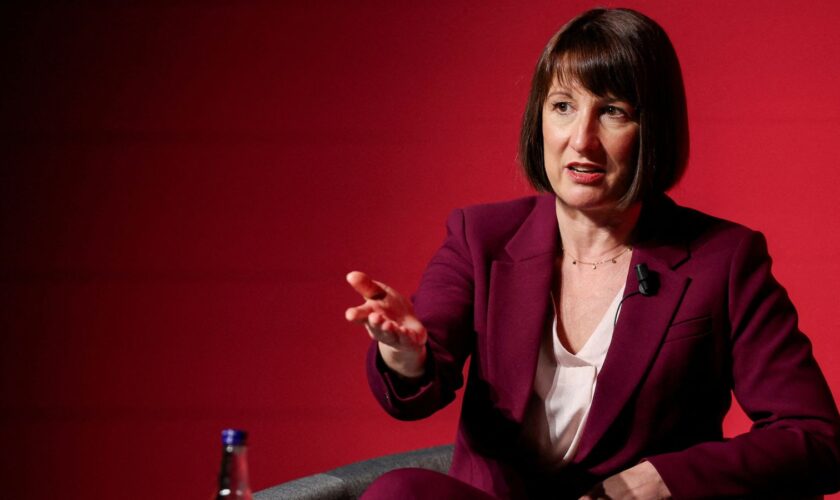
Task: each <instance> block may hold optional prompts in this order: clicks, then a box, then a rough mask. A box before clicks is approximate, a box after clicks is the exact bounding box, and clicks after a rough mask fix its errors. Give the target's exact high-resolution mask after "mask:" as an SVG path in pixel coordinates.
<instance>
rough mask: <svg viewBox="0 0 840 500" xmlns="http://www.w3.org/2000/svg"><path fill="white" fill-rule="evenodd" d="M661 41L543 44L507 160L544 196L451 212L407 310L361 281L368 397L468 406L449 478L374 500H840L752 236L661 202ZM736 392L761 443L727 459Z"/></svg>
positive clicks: (620, 15)
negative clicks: (409, 495) (515, 160)
mask: <svg viewBox="0 0 840 500" xmlns="http://www.w3.org/2000/svg"><path fill="white" fill-rule="evenodd" d="M687 128H688V127H687V119H686V106H685V96H684V90H683V84H682V78H681V75H680V70H679V63H678V61H677V58H676V55H675V53H674V50H673V47H672V46H671V43H670V41H669V40H668V37H667V35H666V34H665V32H664V31H663V30H662V29H661V28H660V27H659V26H658V25H657V24H656V23H654V22H653V21H652V20H650V19H648V18H647V17H645V16H643V15H642V14H639V13H637V12H634V11H631V10H624V9H616V10H604V9H597V10H592V11H589V12H586V13H584V14H583V15H581V16H579V17H578V18H576V19H574V20H572V21H570V22H569V23H568V24H567V25H566V26H564V27H563V28H562V29H561V30H560V31H559V32H558V33H557V34H556V35H555V36H554V37H553V38H552V39H551V40H550V41H549V43H548V45H547V47H546V49H545V51H544V52H543V54H542V56H541V58H540V60H539V62H538V64H537V68H536V71H535V74H534V77H533V82H532V88H531V93H530V96H529V100H528V106H527V108H526V111H525V117H524V121H523V126H522V137H521V143H520V144H521V150H520V157H521V160H522V163H523V166H524V168H525V172H526V174H527V175H528V177H529V179H530V180H531V182H532V184H533V185H534V186H535V187H536V188H537V189H538V190H540V191H544V192H546V193H548V194H545V195H541V196H534V197H529V198H524V199H520V200H514V201H511V202H505V203H498V204H491V205H482V206H475V207H469V208H466V209H463V210H456V211H455V212H453V213H452V215H451V216H450V218H449V221H448V234H447V238H446V241H445V242H444V244H443V247H442V248H441V249H440V250H439V251H438V253H437V254H436V255H435V256H434V258H433V259H432V261H431V263H430V264H429V267H428V268H427V270H426V272H425V274H424V276H423V279H422V281H421V284H420V288H419V290H418V291H417V293H416V295H415V296H414V299H413V305H412V303H411V302H409V301H408V300H407V299H405V298H404V297H403V296H402V295H400V294H399V293H397V292H396V291H394V290H393V289H391V288H390V287H388V286H387V285H385V284H383V283H380V282H377V281H373V280H372V279H370V278H369V277H368V276H366V275H364V274H363V273H359V272H353V273H350V274H349V275H348V281H349V282H350V284H351V285H352V286H353V287H354V288H355V289H356V290H357V291H358V292H359V293H360V294H361V295H362V296H363V297H364V298H365V299H366V300H365V302H364V304H362V305H360V306H358V307H353V308H350V309H348V310H347V314H346V316H347V319H348V320H349V321H354V322H359V323H362V324H364V325H365V327H366V328H367V330H368V332H369V333H370V335H371V337H372V338H373V339H374V342H373V344H372V347H371V350H370V353H369V357H368V363H369V364H368V367H369V369H368V374H369V381H370V385H371V388H372V389H373V392H374V394H375V396H376V397H377V398H378V399H379V401H380V403H381V404H382V405H383V407H384V408H385V409H386V411H388V412H389V413H390V414H392V415H393V416H395V417H397V418H401V419H407V420H408V419H416V418H422V417H425V416H427V415H429V414H431V413H433V412H434V411H436V410H438V409H440V408H441V407H443V406H445V405H446V404H448V403H449V402H451V401H452V399H453V398H454V391H455V390H456V389H458V388H460V387H461V385H462V383H463V381H462V376H461V373H462V366H463V363H464V362H465V360H466V358H467V357H468V356H471V363H470V369H469V377H468V381H467V387H466V391H465V394H464V402H463V408H462V414H461V420H460V425H459V430H458V434H457V437H456V441H455V451H454V456H453V461H452V468H451V470H450V476H444V475H436V474H435V473H431V472H425V471H419V470H405V471H398V472H395V473H390V474H388V475H386V476H383V478H381V479H380V480H379V481H377V482H376V483H375V484H374V485H373V486H372V488H371V489H370V490H369V492H368V494H369V496H371V497H377V496H378V497H380V498H387V497H394V498H397V497H401V496H400V495H402V493H397V491H398V490H399V489H403V490H405V491H411V492H413V493H415V494H416V495H417V497H423V496H424V495H427V496H431V495H435V496H438V497H441V498H449V497H458V498H491V497H498V498H520V497H529V498H535V497H552V498H579V497H581V495H585V496H586V497H587V498H666V497H670V496H673V497H674V498H698V497H705V498H709V497H745V496H754V497H759V498H766V497H783V498H791V497H802V496H807V495H817V494H821V493H825V492H830V491H836V490H837V489H838V488H840V480H839V479H838V478H840V444H838V440H840V438H839V437H838V436H840V432H839V431H838V429H840V418H839V417H838V414H837V409H836V406H835V403H834V401H833V399H832V396H831V393H830V391H829V389H828V387H827V384H826V382H825V380H824V378H823V376H822V374H821V372H820V370H819V368H818V366H817V365H816V363H815V361H814V359H813V357H812V355H811V348H810V344H809V342H808V340H807V338H806V337H805V336H804V335H803V334H802V333H801V332H800V331H799V330H798V329H797V320H796V312H795V310H794V308H793V306H792V305H791V303H790V301H789V299H788V297H787V295H786V293H785V291H784V289H782V288H781V287H780V286H779V284H778V283H777V282H776V281H775V279H774V278H773V276H772V275H771V273H770V259H769V257H768V255H767V250H766V245H765V242H764V238H763V236H761V234H759V233H757V232H754V231H751V230H749V229H747V228H745V227H743V226H740V225H737V224H734V223H731V222H727V221H723V220H720V219H716V218H713V217H710V216H708V215H704V214H701V213H699V212H696V211H693V210H690V209H686V208H683V207H679V206H677V205H675V204H674V203H673V202H672V201H671V200H670V199H668V198H667V197H666V196H665V195H664V192H665V191H666V190H667V189H669V188H670V187H672V186H673V185H674V184H675V183H676V182H677V180H678V179H679V178H680V175H681V173H682V171H683V169H684V166H685V163H686V159H687V156H688V140H687V137H688V131H687ZM731 392H734V394H735V396H736V397H737V398H738V400H739V402H740V403H741V405H742V407H743V408H744V409H745V411H746V412H747V414H748V415H749V416H750V417H751V418H752V419H753V421H754V425H753V429H752V430H751V431H750V432H748V433H746V434H743V435H741V436H738V437H736V438H733V439H730V440H724V439H723V435H722V421H723V417H724V415H725V414H726V412H727V410H728V409H729V406H730V403H731V401H730V399H731V398H730V394H731Z"/></svg>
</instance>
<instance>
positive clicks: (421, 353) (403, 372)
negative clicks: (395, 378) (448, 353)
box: [379, 342, 427, 381]
mask: <svg viewBox="0 0 840 500" xmlns="http://www.w3.org/2000/svg"><path fill="white" fill-rule="evenodd" d="M379 355H380V356H382V361H384V362H385V365H386V366H387V367H388V368H389V369H390V370H391V371H393V372H394V373H396V374H397V375H399V376H400V377H401V378H403V379H406V380H408V381H411V380H417V379H420V378H422V377H423V375H425V374H426V356H427V353H426V346H425V345H422V346H420V347H419V348H418V349H413V350H406V349H396V348H394V347H391V346H389V345H387V344H383V343H382V342H379Z"/></svg>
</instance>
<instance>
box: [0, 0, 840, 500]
mask: <svg viewBox="0 0 840 500" xmlns="http://www.w3.org/2000/svg"><path fill="white" fill-rule="evenodd" d="M608 3H611V2H608ZM420 4H422V6H421V5H420ZM592 5H593V3H591V2H584V1H568V2H548V1H540V2H536V1H535V2H529V3H528V4H527V5H523V4H520V3H519V2H503V1H494V2H466V1H459V2H453V1H447V2H422V3H413V2H412V3H409V2H402V3H399V2H397V3H395V2H385V1H382V2H338V1H335V2H295V3H291V2H289V4H288V5H281V4H279V3H277V2H249V3H239V4H233V3H229V2H189V1H179V2H145V3H144V2H132V3H130V4H129V5H120V6H117V5H108V4H107V3H96V4H86V5H85V6H81V7H80V6H71V5H69V4H64V3H59V2H56V3H55V5H51V4H49V3H43V4H40V5H39V6H26V7H23V6H18V7H4V8H2V11H0V19H2V20H1V21H0V23H2V25H0V40H2V54H0V55H2V68H3V69H2V70H1V71H0V118H1V119H2V122H1V123H2V138H0V141H2V143H0V144H2V147H0V332H1V333H2V335H1V336H0V390H2V397H1V398H0V405H2V407H0V413H1V415H0V424H2V425H0V439H2V442H3V444H4V447H5V452H4V454H3V456H4V458H3V465H2V468H0V470H2V473H1V474H2V475H3V476H4V477H3V478H2V484H3V485H4V486H3V488H4V490H5V491H6V493H4V495H3V496H5V497H7V498H50V497H53V496H56V497H59V495H60V497H61V498H70V499H72V498H127V499H131V498H138V499H139V498H148V497H149V496H150V492H151V493H154V492H156V491H159V490H163V491H164V492H163V493H162V494H161V496H162V497H166V498H185V499H188V498H195V499H203V498H208V496H209V495H210V494H211V490H212V489H213V483H214V476H215V473H216V467H217V462H218V453H219V451H218V433H219V430H220V429H221V428H223V427H225V426H241V427H244V428H247V429H248V430H250V431H251V436H252V447H251V452H250V453H251V454H250V461H251V473H252V481H253V484H254V486H255V487H256V488H257V489H259V488H263V487H267V486H269V485H271V484H274V483H277V482H280V481H284V480H288V479H292V478H295V477H298V476H301V475H305V474H310V473H314V472H316V471H321V470H324V469H327V468H331V467H335V466H339V465H341V464H344V463H347V462H349V461H354V460H359V459H363V458H368V457H371V456H374V455H378V454H383V453H387V452H394V451H399V450H404V449H409V448H413V447H418V446H427V445H434V444H440V443H445V442H449V441H450V440H451V439H452V437H453V436H454V430H455V419H456V416H457V408H456V407H455V406H454V405H453V407H451V408H448V409H446V410H444V411H442V412H440V413H439V414H438V415H436V416H435V417H433V418H431V419H429V420H427V421H423V422H415V423H400V422H396V421H393V420H391V419H390V418H388V417H386V416H385V415H384V413H382V412H381V411H380V410H379V408H378V407H377V406H376V404H375V403H374V402H373V400H372V398H371V397H370V395H369V394H368V389H367V385H366V382H365V380H364V370H363V354H364V351H365V349H366V347H367V340H366V338H367V337H366V335H365V334H364V333H363V332H362V331H359V330H358V329H356V328H352V327H351V326H349V325H346V324H345V323H344V320H343V311H344V309H345V308H346V307H347V306H349V305H352V304H355V303H356V301H357V299H356V297H354V294H353V293H352V291H351V290H350V289H349V288H348V287H347V286H346V285H345V284H344V281H343V276H344V274H345V273H346V272H347V271H349V270H351V269H354V268H359V269H363V270H366V271H368V272H371V273H373V274H374V275H375V276H376V277H379V278H380V279H382V280H385V281H387V282H389V283H390V284H392V285H394V286H396V287H397V288H399V289H402V290H404V291H406V292H410V291H411V290H412V289H413V287H414V286H415V284H416V282H417V280H418V278H419V275H420V273H421V271H422V269H423V267H424V264H425V262H426V261H427V259H428V258H429V257H430V256H431V254H432V252H433V251H434V250H435V248H436V247H437V245H438V244H439V243H440V241H441V238H442V237H443V222H444V219H445V216H446V214H447V213H448V212H449V210H450V209H452V208H453V207H456V206H463V205H466V204H471V203H476V202H483V201H491V200H499V199H506V198H511V197H515V196H520V195H523V194H526V193H528V192H529V189H528V188H527V187H526V185H525V183H524V181H523V180H522V178H521V176H520V175H519V173H518V170H517V166H516V164H515V148H516V137H517V128H518V122H519V118H520V116H521V112H522V109H523V103H524V99H525V95H526V91H527V87H528V81H529V78H530V73H531V70H532V67H533V64H534V62H535V61H536V58H537V55H538V53H539V51H540V49H541V48H542V46H543V44H544V43H545V41H546V40H547V39H548V37H549V36H550V35H551V34H552V33H553V32H554V31H555V30H556V29H557V28H558V27H559V26H560V25H561V24H562V23H563V22H564V21H565V20H567V19H568V18H569V17H571V16H572V15H574V14H576V13H578V12H580V11H582V10H584V9H585V8H588V7H591V6H592ZM624 5H628V6H631V7H636V8H639V9H640V10H642V11H643V12H646V13H648V14H649V15H650V16H652V17H653V18H655V19H657V20H658V21H659V22H661V23H662V24H663V25H664V26H665V28H666V29H667V30H668V32H669V33H670V35H671V37H672V39H673V42H674V44H675V46H676V48H677V51H678V53H679V54H680V57H681V60H682V63H683V71H684V74H685V80H686V82H687V92H688V101H689V108H690V109H689V111H690V117H691V127H692V158H691V166H690V168H689V173H688V175H687V177H686V178H685V179H684V181H683V182H682V184H681V185H680V186H679V187H677V188H676V189H675V190H674V191H673V193H672V195H673V196H674V197H675V198H676V199H677V200H678V201H680V202H683V203H685V204H689V205H692V206H695V207H697V208H700V209H702V210H706V211H708V212H711V213H713V214H717V215H719V216H723V217H727V218H731V219H735V220H738V221H740V222H743V223H745V224H748V225H750V226H752V227H754V228H757V229H760V230H762V231H764V232H765V233H766V234H767V236H768V238H769V241H770V249H771V252H772V254H773V255H774V257H775V271H776V273H777V276H778V277H779V279H780V280H781V281H782V282H783V283H784V284H786V286H787V287H788V290H789V292H790V294H791V295H792V297H793V299H794V301H795V302H796V303H797V304H798V306H799V309H800V313H801V316H802V320H801V326H802V328H803V329H804V330H805V331H806V332H807V333H809V335H810V336H811V338H812V339H813V342H814V345H815V351H816V356H817V358H818V360H819V361H820V362H821V364H822V367H823V369H824V370H825V373H826V376H827V377H828V379H829V383H830V384H831V386H832V388H833V389H834V391H835V395H838V391H840V367H838V363H836V359H837V357H838V355H840V341H838V338H837V331H838V326H840V325H839V323H840V320H838V314H837V307H836V296H837V294H838V289H837V284H838V281H839V280H840V260H838V259H837V258H836V257H837V254H838V250H840V239H838V238H839V237H838V229H840V227H838V223H837V222H838V221H837V215H836V210H835V199H836V193H837V184H838V182H840V168H838V167H840V165H838V155H837V143H838V139H837V138H838V136H840V92H838V91H837V88H836V84H835V82H836V81H837V80H838V78H840V64H838V63H840V43H838V35H837V34H836V33H837V30H836V26H837V25H838V21H840V7H838V6H837V5H838V4H836V3H834V2H831V1H829V0H822V1H815V2H806V3H800V2H793V1H779V2H765V1H761V2H759V1H754V0H749V1H741V2H737V3H731V2H723V1H692V2H675V1H668V0H648V1H641V0H640V1H631V2H627V3H626V4H624ZM744 426H745V422H744V418H743V417H741V416H737V415H736V416H735V417H733V418H732V419H730V421H729V424H728V430H729V432H739V431H740V430H742V429H743V428H744ZM9 488H11V492H9ZM7 494H8V496H7ZM155 496H157V495H155Z"/></svg>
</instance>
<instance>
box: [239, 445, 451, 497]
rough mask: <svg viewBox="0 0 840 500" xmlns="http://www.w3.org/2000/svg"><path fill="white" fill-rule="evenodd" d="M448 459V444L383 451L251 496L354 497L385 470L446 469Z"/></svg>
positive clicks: (448, 462)
mask: <svg viewBox="0 0 840 500" xmlns="http://www.w3.org/2000/svg"><path fill="white" fill-rule="evenodd" d="M451 461H452V445H451V444H450V445H443V446H435V447H433V448H424V449H420V450H412V451H407V452H404V453H396V454H393V455H384V456H381V457H376V458H372V459H370V460H364V461H361V462H355V463H352V464H349V465H345V466H343V467H339V468H337V469H333V470H331V471H327V472H323V473H320V474H313V475H311V476H306V477H303V478H300V479H295V480H293V481H289V482H286V483H282V484H279V485H277V486H272V487H270V488H266V489H264V490H261V491H258V492H256V493H255V494H254V500H281V499H282V500H347V499H356V498H358V497H359V496H361V494H362V493H363V492H364V491H365V489H366V488H367V487H368V486H369V485H370V483H372V482H373V480H374V479H376V478H378V477H379V476H381V475H382V474H384V473H386V472H388V471H391V470H393V469H402V468H406V467H419V468H422V469H431V470H435V471H438V472H447V471H448V470H449V465H450V463H451Z"/></svg>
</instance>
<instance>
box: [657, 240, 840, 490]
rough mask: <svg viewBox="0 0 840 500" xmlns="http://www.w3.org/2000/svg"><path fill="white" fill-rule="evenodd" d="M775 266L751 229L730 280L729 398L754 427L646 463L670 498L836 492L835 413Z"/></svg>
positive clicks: (839, 471)
mask: <svg viewBox="0 0 840 500" xmlns="http://www.w3.org/2000/svg"><path fill="white" fill-rule="evenodd" d="M770 264H771V260H770V257H769V255H768V253H767V246H766V242H765V240H764V237H763V236H762V235H761V234H760V233H757V232H751V233H750V234H749V235H748V236H747V237H745V238H744V239H743V240H742V241H741V242H740V244H739V245H738V247H737V249H736V250H735V252H734V254H733V258H732V261H731V266H730V273H729V280H728V307H729V321H730V326H731V330H730V345H731V375H732V383H733V392H734V394H735V397H736V399H737V400H738V402H739V403H740V404H741V406H742V407H743V409H744V411H745V412H746V413H747V415H748V416H749V417H750V419H751V420H752V421H753V425H752V428H751V430H750V431H749V432H747V433H744V434H742V435H739V436H736V437H734V438H732V439H729V440H726V441H722V442H708V443H701V444H698V445H695V446H692V447H689V448H687V449H684V450H681V451H677V452H673V453H667V454H663V455H658V456H654V457H649V458H648V460H649V461H650V462H651V463H652V464H653V465H654V467H655V468H656V469H657V471H658V472H659V474H660V475H661V476H662V479H663V480H664V481H665V484H666V485H667V486H668V488H669V489H670V490H671V493H672V494H673V496H674V498H710V497H744V496H756V495H757V496H758V497H760V498H766V497H774V498H779V497H781V498H793V497H802V496H805V495H815V494H822V493H828V492H831V491H836V490H837V489H838V488H840V451H838V450H839V449H840V438H838V436H840V432H838V427H840V424H838V413H837V408H836V405H835V403H834V400H833V398H832V395H831V392H830V390H829V388H828V385H827V383H826V381H825V379H824V377H823V375H822V373H821V371H820V369H819V367H818V366H817V363H816V361H815V360H814V357H813V355H812V352H811V344H810V342H809V340H808V339H807V337H805V335H803V334H802V332H800V331H799V328H798V324H797V314H796V311H795V309H794V307H793V305H792V303H791V302H790V299H789V298H788V296H787V293H786V292H785V290H784V289H783V288H782V287H781V286H780V285H779V283H778V282H777V281H776V280H775V279H774V278H773V276H772V274H771V272H770Z"/></svg>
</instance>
